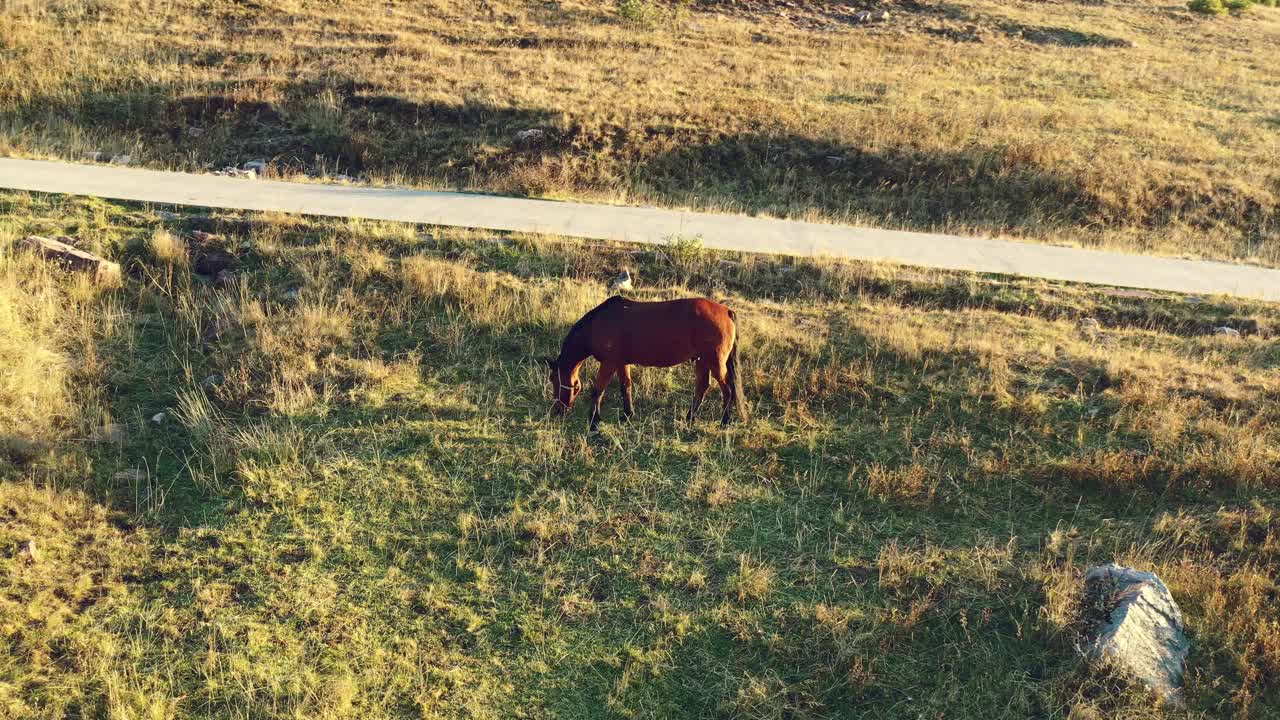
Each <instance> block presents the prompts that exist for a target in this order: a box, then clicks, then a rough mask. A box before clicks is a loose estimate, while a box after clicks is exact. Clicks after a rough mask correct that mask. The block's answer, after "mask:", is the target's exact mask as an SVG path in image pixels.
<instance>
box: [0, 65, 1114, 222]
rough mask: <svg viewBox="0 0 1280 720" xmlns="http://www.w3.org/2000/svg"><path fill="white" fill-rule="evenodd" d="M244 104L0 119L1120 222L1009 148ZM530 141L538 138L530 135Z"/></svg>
mask: <svg viewBox="0 0 1280 720" xmlns="http://www.w3.org/2000/svg"><path fill="white" fill-rule="evenodd" d="M244 95H245V93H244V89H243V87H242V85H241V84H237V83H230V82H208V83H205V84H204V85H203V86H199V87H196V88H189V87H183V88H177V87H170V86H165V85H141V86H137V85H122V86H119V87H116V88H112V89H105V90H96V91H93V92H88V93H85V94H84V95H81V96H79V97H78V98H74V99H70V100H68V99H59V98H41V99H36V100H33V101H32V102H30V103H28V104H27V105H25V106H23V107H22V108H18V109H10V110H8V111H6V112H4V113H3V114H0V124H4V125H8V126H10V127H24V128H27V129H30V130H33V131H35V132H33V133H32V135H33V136H36V137H39V136H40V135H41V132H40V131H41V129H44V130H47V131H49V132H51V133H57V132H60V131H59V130H58V128H60V127H61V128H65V127H67V126H70V127H81V128H82V129H83V130H84V133H85V135H86V136H88V137H119V138H128V137H136V138H139V139H140V140H141V141H142V142H143V143H144V146H145V151H144V152H143V155H144V157H143V158H141V159H142V160H143V161H147V160H161V159H167V160H170V161H171V160H172V159H174V158H179V157H187V158H192V159H193V160H194V161H195V162H197V163H203V164H207V165H212V166H219V165H231V164H239V163H242V162H245V161H246V160H249V159H255V158H267V159H269V160H270V161H271V162H272V163H273V165H274V166H275V167H278V168H282V169H293V170H300V171H313V170H315V169H316V168H317V167H326V168H336V169H340V170H341V171H342V172H347V173H350V174H355V173H365V172H370V173H381V174H387V175H392V176H395V175H404V176H407V177H410V178H413V179H419V180H426V181H432V182H444V183H447V184H449V185H451V186H455V187H458V188H466V187H479V188H485V189H490V190H495V191H499V192H505V193H512V194H525V195H542V194H547V193H555V192H575V193H591V192H616V190H617V189H618V188H619V186H620V185H621V186H623V187H624V188H628V189H630V190H638V191H641V192H643V193H645V194H649V195H656V196H658V197H659V198H660V199H664V200H668V201H670V202H672V203H676V204H684V203H687V202H692V203H693V204H695V205H701V206H711V207H730V208H741V209H743V210H746V211H748V212H767V213H771V214H776V215H784V216H796V215H803V214H805V213H807V212H810V211H812V210H814V209H818V210H822V211H824V212H827V213H830V214H832V215H834V216H836V217H846V216H849V215H857V214H871V215H876V216H882V217H892V218H894V219H895V221H896V222H897V223H899V224H903V225H907V226H912V227H919V228H933V227H938V226H943V225H956V224H959V225H972V226H979V227H984V228H989V229H990V230H992V231H997V232H998V231H1005V230H1017V229H1031V228H1040V227H1044V226H1047V225H1058V226H1076V225H1079V224H1080V223H1083V222H1086V221H1096V220H1099V219H1102V220H1105V219H1106V218H1107V215H1108V213H1109V212H1110V209H1109V208H1107V207H1106V206H1105V203H1104V201H1102V200H1100V199H1098V198H1096V197H1093V196H1092V195H1091V194H1090V192H1089V189H1088V188H1087V187H1083V186H1081V184H1080V181H1079V180H1078V179H1077V178H1074V177H1071V176H1068V175H1064V174H1061V173H1059V172H1057V171H1054V170H1052V169H1049V168H1047V167H1045V166H1042V164H1041V163H1039V162H1037V161H1036V160H1035V159H1034V158H1028V157H1025V156H1023V155H1020V154H1019V153H1017V152H1012V151H1003V150H998V149H987V148H976V147H974V148H968V149H958V150H954V151H945V152H944V151H926V150H918V149H912V148H906V147H902V148H875V149H872V148H864V147H857V146H850V145H845V144H840V143H836V142H832V141H830V140H825V139H823V138H820V137H810V136H804V135H798V134H789V133H771V132H768V131H767V130H761V131H756V132H746V133H732V134H724V133H721V132H718V131H713V130H708V129H705V128H696V127H687V126H674V125H665V124H651V125H648V126H644V127H624V126H620V125H610V124H592V125H590V126H587V125H583V124H580V123H577V122H575V121H574V120H573V119H572V118H566V117H563V116H560V115H556V114H553V113H551V112H550V111H547V110H542V109H538V108H512V107H501V106H496V105H492V104H487V103H483V102H467V103H462V104H448V103H441V102H421V101H416V100H413V99H409V98H405V97H399V96H394V95H388V94H385V93H383V92H381V90H380V88H378V87H376V86H374V85H373V84H371V83H368V82H365V81H361V80H357V79H353V78H342V77H338V78H335V79H333V80H330V81H326V82H323V83H318V82H297V83H294V84H292V85H288V86H286V87H284V88H282V89H281V90H280V92H279V97H280V99H279V100H272V101H263V100H252V99H245V98H244ZM850 100H851V101H855V102H861V101H862V100H861V99H850ZM193 130H194V132H193ZM528 130H537V131H539V132H537V133H532V134H527V135H520V133H522V132H524V131H528Z"/></svg>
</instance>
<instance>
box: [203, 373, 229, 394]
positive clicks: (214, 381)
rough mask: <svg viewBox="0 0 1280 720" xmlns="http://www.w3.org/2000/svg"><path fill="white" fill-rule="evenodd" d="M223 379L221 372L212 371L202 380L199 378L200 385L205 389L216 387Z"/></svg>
mask: <svg viewBox="0 0 1280 720" xmlns="http://www.w3.org/2000/svg"><path fill="white" fill-rule="evenodd" d="M223 380H224V378H223V377H222V373H214V374H212V375H210V376H209V377H207V378H205V379H204V380H201V381H200V387H202V388H204V389H205V390H210V389H212V388H216V387H218V386H219V385H221V384H222V382H223Z"/></svg>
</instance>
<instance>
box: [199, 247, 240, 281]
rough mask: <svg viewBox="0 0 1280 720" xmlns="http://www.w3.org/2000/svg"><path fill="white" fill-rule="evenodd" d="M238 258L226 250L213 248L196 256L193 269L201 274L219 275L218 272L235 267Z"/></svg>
mask: <svg viewBox="0 0 1280 720" xmlns="http://www.w3.org/2000/svg"><path fill="white" fill-rule="evenodd" d="M235 264H236V258H235V256H234V255H232V254H231V253H229V252H226V251H225V250H218V249H213V250H209V251H208V252H205V253H203V254H201V255H200V256H199V257H197V258H196V261H195V263H194V265H193V266H192V269H193V270H195V271H196V272H197V273H198V274H200V275H210V276H213V277H217V275H218V273H221V272H223V271H226V270H230V269H232V268H233V267H235Z"/></svg>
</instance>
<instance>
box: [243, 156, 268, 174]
mask: <svg viewBox="0 0 1280 720" xmlns="http://www.w3.org/2000/svg"><path fill="white" fill-rule="evenodd" d="M244 169H245V170H252V171H254V172H255V173H257V174H259V175H261V174H263V173H265V172H266V171H267V161H266V160H250V161H249V162H247V163H245V164H244Z"/></svg>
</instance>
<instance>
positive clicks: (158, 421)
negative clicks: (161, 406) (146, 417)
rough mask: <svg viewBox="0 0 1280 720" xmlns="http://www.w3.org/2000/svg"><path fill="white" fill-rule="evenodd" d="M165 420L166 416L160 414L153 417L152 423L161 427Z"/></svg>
mask: <svg viewBox="0 0 1280 720" xmlns="http://www.w3.org/2000/svg"><path fill="white" fill-rule="evenodd" d="M164 418H165V414H164V413H162V412H158V413H156V414H155V415H152V416H151V422H153V423H155V424H156V425H160V424H162V423H164Z"/></svg>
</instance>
